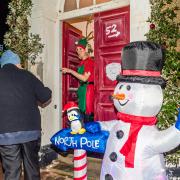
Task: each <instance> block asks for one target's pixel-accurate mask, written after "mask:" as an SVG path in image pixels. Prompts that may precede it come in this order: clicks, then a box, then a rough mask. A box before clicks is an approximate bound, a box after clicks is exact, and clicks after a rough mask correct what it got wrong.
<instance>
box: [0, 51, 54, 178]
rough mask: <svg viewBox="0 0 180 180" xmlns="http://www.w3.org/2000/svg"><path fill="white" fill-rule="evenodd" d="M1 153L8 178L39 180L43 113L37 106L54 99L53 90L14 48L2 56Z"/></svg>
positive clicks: (0, 89)
mask: <svg viewBox="0 0 180 180" xmlns="http://www.w3.org/2000/svg"><path fill="white" fill-rule="evenodd" d="M0 64H1V69H0V114H1V118H0V124H1V126H0V155H1V157H2V166H3V169H4V177H5V180H20V174H21V164H22V162H23V164H24V176H25V180H40V168H39V158H38V152H39V149H40V140H41V116H40V111H39V108H38V106H41V107H45V106H47V105H48V104H49V103H50V101H51V94H52V92H51V90H50V89H49V88H48V87H45V86H44V85H43V83H42V82H41V81H40V80H39V79H37V78H36V77H35V76H34V75H33V74H32V73H30V72H28V71H27V70H24V69H22V68H21V65H20V58H19V56H18V55H17V54H15V53H14V52H13V51H11V50H7V51H5V52H4V53H3V54H2V56H1V58H0Z"/></svg>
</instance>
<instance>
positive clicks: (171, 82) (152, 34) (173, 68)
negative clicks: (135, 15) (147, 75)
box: [146, 0, 180, 164]
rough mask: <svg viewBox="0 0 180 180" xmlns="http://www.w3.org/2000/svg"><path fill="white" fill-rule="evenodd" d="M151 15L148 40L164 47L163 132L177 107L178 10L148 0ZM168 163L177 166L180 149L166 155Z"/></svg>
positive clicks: (169, 0) (171, 0)
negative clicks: (165, 81) (165, 84)
mask: <svg viewBox="0 0 180 180" xmlns="http://www.w3.org/2000/svg"><path fill="white" fill-rule="evenodd" d="M150 3H151V16H150V18H149V19H148V22H149V23H150V30H149V33H147V34H146V36H147V39H148V40H150V41H153V42H157V43H158V44H161V45H163V46H164V47H165V49H166V52H165V66H164V68H163V77H164V78H165V79H166V80H167V86H166V89H165V91H164V103H163V107H162V109H161V112H160V114H159V115H158V119H159V122H158V127H159V128H160V129H165V128H167V127H169V126H170V125H172V124H173V123H174V120H175V115H176V114H177V109H178V107H180V53H179V52H178V50H177V48H178V47H177V42H178V39H179V37H180V32H179V25H180V23H179V22H178V20H177V11H178V10H179V8H178V6H177V2H176V1H175V0H151V1H150ZM166 158H167V160H168V162H169V161H170V162H172V163H175V164H178V163H179V159H180V150H179V151H177V152H176V153H175V154H173V153H171V155H167V156H166Z"/></svg>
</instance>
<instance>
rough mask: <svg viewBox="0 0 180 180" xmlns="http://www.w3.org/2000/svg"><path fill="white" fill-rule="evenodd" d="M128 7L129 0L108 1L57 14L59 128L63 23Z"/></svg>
mask: <svg viewBox="0 0 180 180" xmlns="http://www.w3.org/2000/svg"><path fill="white" fill-rule="evenodd" d="M129 5H130V0H122V1H117V0H114V1H110V2H107V3H103V4H98V5H93V6H89V7H86V8H82V9H76V10H73V11H69V12H63V13H59V15H58V18H57V21H56V28H59V30H57V31H56V33H58V34H56V37H57V38H56V39H55V44H56V45H57V46H56V48H55V52H56V56H55V61H56V62H59V63H58V65H59V67H58V73H57V74H56V79H57V82H59V83H60V84H59V86H58V87H59V88H60V89H59V91H60V90H61V91H60V93H59V102H58V104H59V106H58V107H59V118H58V119H59V121H60V128H62V127H63V121H62V118H61V117H62V111H61V110H60V109H63V107H62V98H61V97H62V73H61V72H60V69H61V67H62V61H63V56H62V55H63V54H64V53H65V52H63V43H62V37H63V28H62V27H63V21H65V20H68V19H72V18H76V17H79V16H85V15H90V14H95V13H98V12H102V11H108V10H113V9H118V8H122V7H125V6H129Z"/></svg>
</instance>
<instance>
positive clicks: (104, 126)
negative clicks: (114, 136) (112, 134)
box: [99, 120, 118, 131]
mask: <svg viewBox="0 0 180 180" xmlns="http://www.w3.org/2000/svg"><path fill="white" fill-rule="evenodd" d="M117 122H118V120H111V121H101V122H99V124H100V127H101V130H104V131H111V129H112V128H113V127H114V126H115V124H116V123H117Z"/></svg>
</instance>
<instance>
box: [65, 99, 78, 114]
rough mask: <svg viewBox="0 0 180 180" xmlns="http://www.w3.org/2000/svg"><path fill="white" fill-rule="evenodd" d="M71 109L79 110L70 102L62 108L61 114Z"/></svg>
mask: <svg viewBox="0 0 180 180" xmlns="http://www.w3.org/2000/svg"><path fill="white" fill-rule="evenodd" d="M71 109H79V107H78V105H77V104H76V103H75V102H73V101H70V102H68V103H67V104H66V105H65V106H64V108H63V112H65V111H70V110H71Z"/></svg>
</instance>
